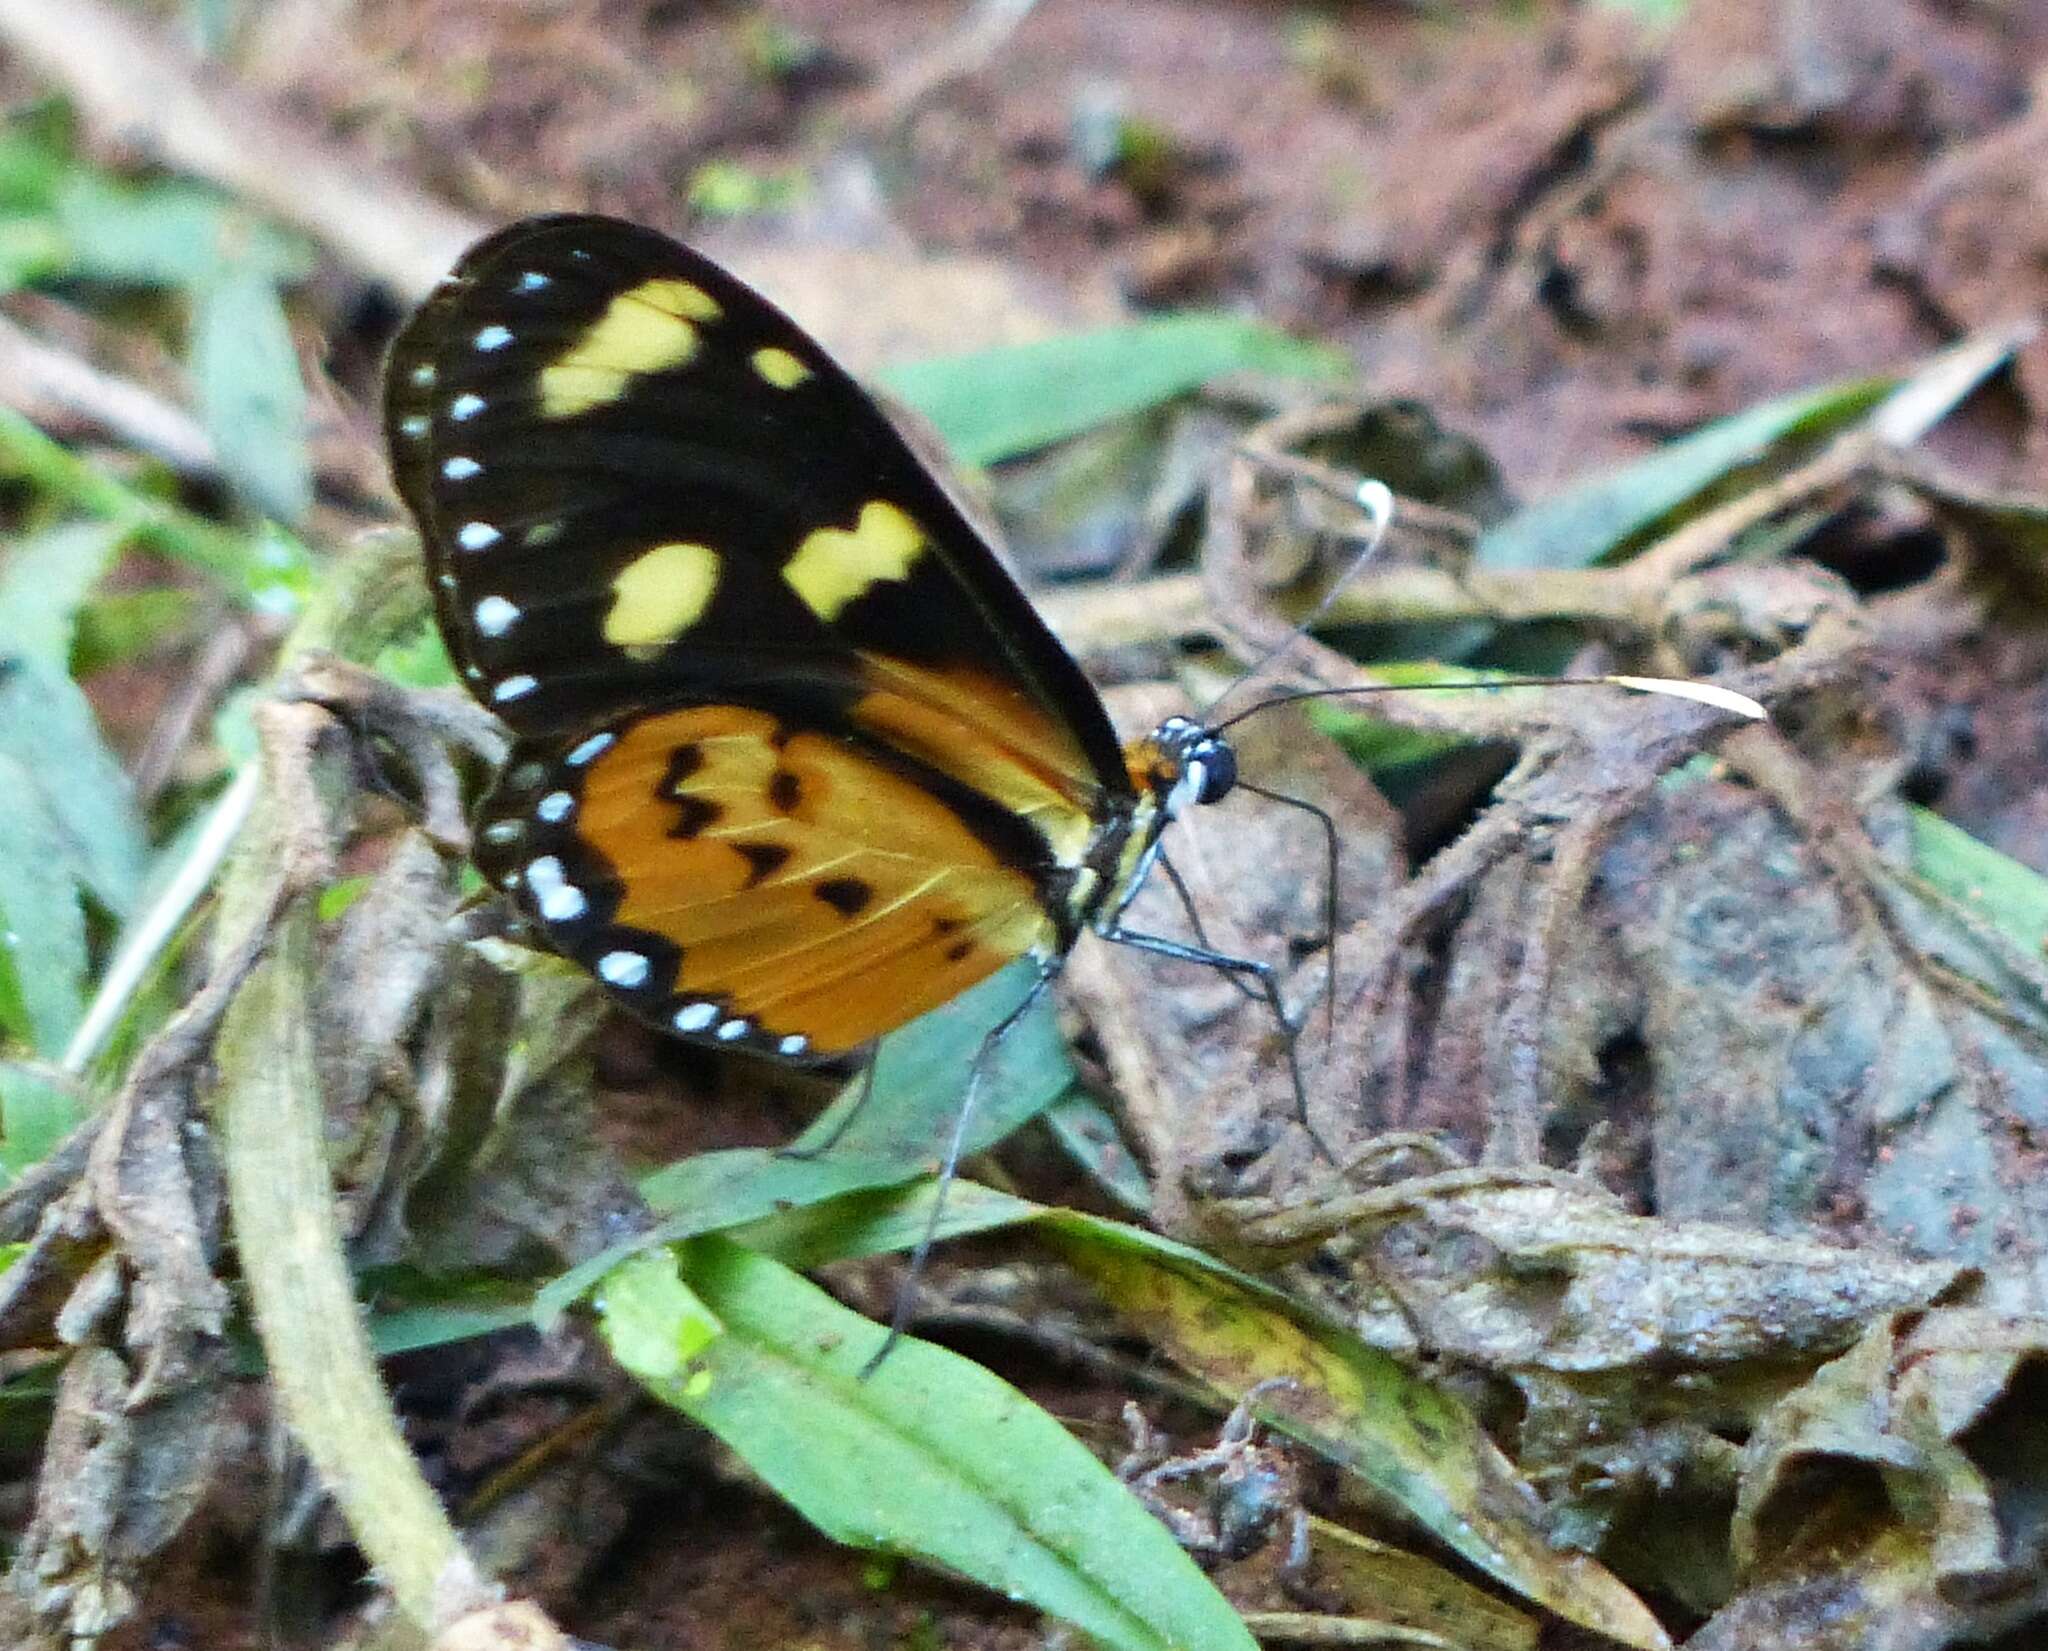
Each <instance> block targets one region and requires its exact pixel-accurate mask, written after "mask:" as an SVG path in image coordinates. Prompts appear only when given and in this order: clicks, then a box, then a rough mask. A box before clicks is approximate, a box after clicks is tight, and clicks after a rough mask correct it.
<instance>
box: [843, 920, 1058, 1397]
mask: <svg viewBox="0 0 2048 1651" xmlns="http://www.w3.org/2000/svg"><path fill="white" fill-rule="evenodd" d="M1060 963H1061V959H1060V958H1058V957H1048V958H1045V959H1044V960H1043V961H1041V962H1040V964H1039V966H1038V978H1037V979H1035V980H1033V981H1032V982H1031V985H1030V987H1029V989H1028V990H1027V991H1026V992H1025V993H1024V995H1023V996H1022V997H1021V998H1019V999H1018V1000H1017V1004H1016V1007H1015V1008H1013V1009H1011V1010H1010V1012H1009V1013H1008V1014H1006V1015H1004V1016H1003V1018H1002V1019H1001V1020H999V1021H997V1022H996V1023H995V1025H993V1026H991V1027H990V1028H989V1029H988V1031H987V1032H985V1033H984V1034H983V1035H982V1039H981V1046H980V1047H979V1048H978V1049H976V1050H975V1052H974V1060H973V1061H972V1062H971V1063H970V1064H969V1066H968V1068H967V1088H966V1091H965V1092H964V1093H963V1094H962V1095H961V1097H960V1110H959V1112H957V1113H956V1114H955V1115H954V1118H953V1132H952V1134H951V1135H950V1136H949V1137H948V1138H947V1140H946V1155H945V1157H944V1158H943V1159H941V1160H940V1163H939V1177H938V1186H937V1190H936V1191H935V1192H934V1194H933V1196H932V1212H931V1214H930V1215H929V1216H928V1217H927V1218H926V1220H925V1224H924V1232H923V1233H922V1234H921V1235H920V1236H919V1238H918V1241H917V1248H915V1249H914V1250H912V1251H911V1252H910V1270H909V1272H908V1273H907V1274H906V1275H905V1277H904V1280H903V1288H902V1289H901V1290H900V1291H898V1292H897V1295H896V1310H895V1311H894V1312H893V1313H891V1314H890V1315H889V1337H888V1339H887V1340H886V1341H884V1342H883V1343H882V1345H881V1348H880V1350H879V1351H877V1352H876V1354H875V1356H874V1357H873V1358H871V1359H869V1360H868V1362H867V1363H866V1364H865V1365H864V1366H862V1368H861V1373H860V1376H861V1380H862V1381H866V1380H867V1379H868V1377H870V1376H872V1375H873V1374H874V1373H875V1372H876V1371H877V1370H879V1369H880V1368H881V1366H882V1361H883V1360H884V1359H886V1358H887V1357H888V1356H889V1352H890V1349H892V1348H893V1347H894V1346H895V1345H896V1343H897V1341H898V1340H899V1339H900V1338H901V1337H902V1335H903V1328H904V1326H905V1325H907V1324H908V1323H909V1322H910V1310H911V1308H912V1307H914V1306H915V1305H916V1304H917V1284H918V1280H919V1279H920V1278H922V1277H923V1276H924V1268H925V1263H926V1261H927V1260H929V1259H930V1256H931V1253H932V1245H933V1244H934V1243H936V1242H937V1241H938V1236H939V1219H940V1217H941V1216H943V1215H944V1214H945V1211H946V1192H947V1189H948V1188H950V1187H951V1186H952V1185H953V1181H954V1179H955V1177H957V1176H958V1174H959V1173H960V1154H961V1152H962V1150H963V1149H964V1148H965V1147H966V1145H967V1130H968V1126H969V1124H970V1123H972V1121H973V1119H974V1107H975V1103H976V1102H977V1101H978V1100H979V1099H980V1098H981V1080H982V1077H983V1075H984V1074H985V1073H986V1072H987V1070H988V1063H989V1062H990V1061H991V1060H992V1059H994V1057H995V1052H996V1050H997V1049H998V1048H999V1047H1000V1046H1001V1044H1002V1041H1003V1039H1004V1038H1006V1037H1008V1036H1009V1035H1010V1033H1011V1032H1013V1031H1015V1030H1016V1028H1017V1027H1018V1026H1019V1025H1021V1024H1022V1023H1023V1020H1024V1017H1025V1016H1026V1015H1028V1014H1030V1013H1031V1010H1032V1008H1033V1007H1034V1006H1035V1005H1036V1004H1037V1002H1038V1000H1039V999H1040V998H1042V997H1044V996H1045V994H1046V991H1047V989H1048V988H1049V987H1050V986H1051V985H1052V983H1053V981H1054V980H1056V979H1057V978H1058V977H1059V972H1060Z"/></svg>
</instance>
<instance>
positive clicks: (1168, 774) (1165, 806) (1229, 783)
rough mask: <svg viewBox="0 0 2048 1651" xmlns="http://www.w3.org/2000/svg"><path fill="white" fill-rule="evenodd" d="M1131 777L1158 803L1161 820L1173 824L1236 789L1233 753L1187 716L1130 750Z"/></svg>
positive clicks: (1168, 722)
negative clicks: (1192, 809) (1196, 806)
mask: <svg viewBox="0 0 2048 1651" xmlns="http://www.w3.org/2000/svg"><path fill="white" fill-rule="evenodd" d="M1131 773H1132V777H1133V778H1134V779H1135V780H1136V781H1137V783H1138V785H1139V787H1140V789H1142V790H1143V791H1145V792H1146V793H1148V794H1149V795H1151V796H1153V797H1156V798H1158V799H1159V811H1160V814H1161V816H1162V817H1163V818H1164V819H1167V820H1172V819H1177V818H1178V817H1179V816H1180V815H1181V814H1183V813H1185V812H1186V811H1187V810H1188V808H1189V807H1191V806H1192V805H1193V804H1196V803H1214V802H1221V801H1222V800H1223V799H1224V798H1225V797H1227V796H1229V795H1230V792H1231V789H1232V788H1233V787H1234V786H1235V785H1236V784H1237V753H1236V752H1235V751H1233V750H1232V749H1231V748H1230V742H1229V741H1228V740H1227V739H1225V738H1224V737H1223V736H1222V735H1221V734H1219V733H1217V732H1216V731H1215V730H1214V729H1211V728H1205V727H1204V726H1203V725H1202V724H1201V723H1199V722H1196V721H1194V720H1192V719H1191V718H1188V717H1168V718H1167V719H1166V720H1165V721H1164V722H1162V723H1161V724H1160V725H1159V726H1158V727H1157V728H1155V729H1154V730H1153V731H1152V732H1151V734H1150V735H1149V736H1147V737H1146V738H1144V739H1141V740H1139V741H1137V742H1136V744H1135V745H1133V746H1132V748H1131Z"/></svg>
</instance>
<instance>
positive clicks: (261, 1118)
mask: <svg viewBox="0 0 2048 1651" xmlns="http://www.w3.org/2000/svg"><path fill="white" fill-rule="evenodd" d="M284 709H288V710H293V711H298V712H300V713H301V714H302V715H306V716H317V715H319V714H320V713H318V712H317V711H315V710H314V709H313V708H311V707H287V708H284ZM313 923H314V919H313V913H312V907H311V904H310V901H308V900H307V899H305V898H303V897H301V898H298V899H296V900H294V901H293V902H292V903H291V905H290V906H289V908H288V909H287V910H286V912H285V914H284V917H283V920H282V921H281V922H280V923H279V925H278V927H277V929H276V931H275V934H274V936H273V942H272V947H271V954H270V956H269V957H268V958H266V959H265V960H264V961H263V962H262V963H261V964H259V965H258V966H257V968H256V969H255V971H254V972H253V973H252V974H251V975H250V977H249V980H248V982H247V984H245V985H244V986H243V988H242V990H241V992H240V993H239V994H238V996H237V997H236V999H235V1003H234V1006H233V1007H232V1008H231V1009H230V1010H229V1011H228V1015H227V1019H226V1021H225V1023H224V1024H223V1025H222V1027H221V1034H220V1040H219V1044H218V1046H217V1059H218V1062H219V1066H220V1070H221V1082H220V1085H219V1087H218V1088H217V1089H216V1091H215V1096H214V1105H215V1116H216V1118H217V1120H218V1122H219V1126H220V1135H221V1147H222V1159H223V1163H224V1165H225V1167H226V1170H227V1179H228V1189H229V1205H230V1209H231V1212H232V1214H233V1218H234V1234H235V1250H236V1253H237V1255H238V1256H239V1257H240V1258H241V1264H242V1276H243V1278H244V1280H245V1282H246V1283H247V1285H248V1290H249V1301H250V1305H251V1307H252V1308H253V1309H254V1311H255V1316H256V1327H257V1330H258V1333H259V1334H260V1336H261V1338H262V1341H263V1349H264V1352H265V1354H266V1355H267V1356H268V1358H269V1361H270V1370H271V1377H272V1380H273V1381H274V1382H275V1383H276V1386H277V1393H278V1399H279V1402H280V1404H281V1406H282V1408H283V1411H284V1415H285V1419H286V1420H287V1421H288V1422H289V1423H290V1425H291V1429H292V1433H293V1435H294V1437H296V1438H297V1440H298V1441H299V1443H300V1445H301V1446H302V1447H303V1448H304V1449H305V1451H306V1454H307V1456H308V1457H309V1458H311V1460H312V1463H313V1466H314V1468H315V1469H316V1470H317V1471H318V1472H319V1474H320V1478H321V1482H322V1483H323V1484H324V1485H325V1486H326V1488H327V1489H328V1491H329V1492H330V1493H331V1494H332V1495H333V1497H334V1499H335V1501H336V1503H337V1504H338V1505H339V1506H340V1508H341V1511H342V1515H343V1517H344V1518H346V1519H347V1521H348V1525H349V1529H350V1530H351V1531H352V1532H353V1533H354V1534H355V1538H356V1541H357V1543H358V1544H359V1545H360V1546H361V1547H362V1550H363V1552H364V1554H365V1555H366V1556H367V1557H368V1558H369V1560H370V1562H371V1564H372V1566H373V1567H374V1568H375V1570H376V1572H377V1574H378V1576H379V1577H380V1578H381V1579H382V1581H383V1583H384V1585H385V1586H386V1587H387V1588H389V1589H390V1591H391V1595H392V1598H393V1599H394V1600H395V1601H396V1603H397V1605H398V1608H399V1609H400V1610H401V1611H402V1612H404V1613H405V1615H406V1617H407V1618H409V1619H410V1620H411V1621H412V1622H414V1623H416V1624H418V1625H419V1626H420V1627H421V1628H422V1629H424V1630H426V1631H428V1632H429V1633H433V1632H437V1631H438V1630H439V1629H440V1628H441V1627H443V1626H445V1625H446V1624H448V1623H449V1622H451V1621H453V1620H454V1619H455V1618H457V1617H459V1616H461V1615H463V1614H464V1613H466V1612H468V1611H473V1610H479V1609H481V1608H483V1607H484V1606H486V1605H489V1604H491V1603H493V1602H494V1601H495V1600H497V1599H498V1598H499V1597H500V1596H499V1590H498V1589H497V1587H496V1586H495V1584H493V1583H491V1582H490V1581H489V1579H487V1578H486V1577H485V1576H484V1575H483V1574H482V1573H481V1572H479V1571H478V1570H477V1568H476V1565H475V1563H474V1562H473V1561H472V1560H471V1559H470V1557H469V1555H468V1554H467V1553H466V1552H465V1551H464V1549H463V1546H462V1541H461V1538H460V1537H459V1536H457V1534H456V1532H455V1527H454V1526H453V1525H452V1524H451V1523H450V1522H449V1519H448V1516H447V1515H446V1513H444V1512H443V1511H442V1508H441V1504H440V1501H439V1500H438V1498H436V1496H435V1495H434V1492H433V1490H432V1489H431V1488H430V1487H429V1486H428V1484H427V1482H426V1480H425V1479H424V1478H423V1477H422V1476H421V1474H420V1470H419V1465H418V1464H417V1463H416V1462H415V1461H414V1460H413V1455H412V1452H411V1450H410V1449H409V1448H408V1447H407V1445H406V1442H405V1439H404V1437H403V1435H401V1434H400V1432H399V1430H398V1422H397V1418H396V1417H395V1416H394V1415H393V1413H392V1408H391V1399H390V1396H389V1394H388V1393H386V1391H385V1389H384V1384H383V1382H382V1380H381V1379H380V1378H379V1375H378V1372H377V1366H376V1361H375V1358H374V1356H373V1355H372V1353H371V1350H370V1343H369V1337H368V1336H367V1334H366V1333H365V1332H364V1329H363V1323H362V1319H361V1317H360V1315H359V1312H358V1310H357V1307H356V1299H355V1287H354V1282H353V1280H352V1279H351V1278H350V1276H349V1271H348V1264H347V1261H346V1259H345V1256H344V1251H343V1248H342V1238H341V1230H340V1227H339V1225H338V1223H337V1220H336V1216H335V1208H334V1186H333V1183H332V1181H331V1180H330V1179H329V1177H328V1172H327V1162H326V1159H325V1157H324V1156H323V1153H322V1140H323V1129H322V1116H321V1106H320V1082H319V1072H318V1069H317V1067H316V1065H315V1062H314V1055H313V1039H312V1026H311V1006H310V1003H309V1002H308V997H309V982H310V979H311V969H312V950H313V947H312V935H313Z"/></svg>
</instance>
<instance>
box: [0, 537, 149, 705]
mask: <svg viewBox="0 0 2048 1651" xmlns="http://www.w3.org/2000/svg"><path fill="white" fill-rule="evenodd" d="M120 548H121V534H120V532H119V531H118V530H117V529H115V528H112V527H109V526H108V525H106V524H105V523H102V522H72V523H66V524H65V525H63V526H60V527H54V528H47V529H45V530H44V531H43V532H41V533H35V534H31V535H29V536H28V537H26V538H22V539H17V540H15V541H14V543H13V545H12V546H11V547H10V549H9V550H8V552H7V560H6V565H5V568H4V569H0V647H4V648H5V649H6V650H7V652H8V653H9V654H10V655H19V654H27V655H30V656H31V657H33V658H35V659H38V660H40V661H41V662H42V663H44V664H46V665H53V666H55V667H56V668H57V669H58V670H60V671H61V670H63V669H64V668H65V666H66V664H67V663H68V662H69V660H70V658H71V642H72V637H73V635H74V633H75V631H76V629H77V625H78V614H79V610H80V608H82V607H83V606H84V605H85V599H86V593H87V592H88V591H90V590H91V589H92V587H93V586H94V585H95V584H97V583H98V582H99V578H100V575H101V574H103V573H105V572H106V571H107V568H108V566H109V565H110V564H111V563H112V561H113V559H114V553H115V552H116V551H118V550H119V549H120Z"/></svg>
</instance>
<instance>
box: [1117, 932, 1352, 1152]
mask: <svg viewBox="0 0 2048 1651" xmlns="http://www.w3.org/2000/svg"><path fill="white" fill-rule="evenodd" d="M1097 932H1098V933H1100V934H1101V936H1102V938H1103V939H1104V940H1108V941H1112V942H1114V943H1115V944H1116V945H1119V946H1130V947H1133V948H1134V949H1136V950H1138V951H1141V952H1150V953H1152V954H1153V955H1154V956H1156V957H1170V958H1173V959H1174V960H1175V961H1177V962H1181V963H1199V964H1201V965H1202V967H1203V968H1205V969H1221V970H1223V971H1224V972H1225V973H1226V974H1229V975H1231V976H1233V977H1234V978H1237V979H1249V980H1251V981H1252V982H1253V983H1254V984H1255V985H1256V986H1257V987H1258V990H1259V995H1260V996H1261V997H1263V998H1264V999H1265V1000H1266V1007H1267V1008H1268V1009H1270V1010H1271V1011H1272V1012H1273V1018H1274V1020H1276V1021H1278V1022H1279V1023H1280V1035H1281V1039H1282V1041H1283V1043H1284V1045H1285V1047H1286V1050H1287V1076H1288V1079H1289V1080H1290V1081H1291V1082H1292V1083H1293V1085H1294V1116H1295V1121H1296V1122H1298V1123H1299V1124H1300V1125H1301V1127H1302V1129H1303V1131H1304V1132H1305V1133H1306V1134H1307V1136H1308V1138H1309V1140H1310V1142H1311V1143H1312V1144H1313V1145H1314V1147H1315V1149H1316V1151H1317V1152H1318V1153H1320V1154H1321V1155H1322V1157H1323V1159H1324V1161H1325V1162H1326V1163H1331V1164H1334V1163H1336V1162H1337V1161H1338V1160H1337V1155H1336V1153H1334V1152H1332V1151H1331V1150H1330V1146H1329V1143H1328V1142H1326V1141H1325V1140H1324V1139H1323V1137H1322V1135H1321V1134H1320V1133H1319V1132H1318V1131H1317V1129H1316V1126H1315V1125H1314V1124H1313V1123H1312V1122H1310V1120H1309V1115H1308V1085H1307V1084H1306V1083H1305V1082H1303V1081H1302V1076H1301V1055H1300V1050H1299V1048H1298V1047H1297V1045H1298V1043H1299V1040H1300V1035H1301V1030H1300V1028H1299V1027H1297V1026H1296V1025H1295V1024H1294V1022H1293V1021H1291V1020H1289V1019H1288V1018H1287V1006H1286V1005H1285V1004H1284V1003H1282V1002H1281V1001H1280V980H1279V976H1278V975H1277V974H1276V973H1275V971H1274V968H1273V965H1272V964H1270V963H1263V962H1261V961H1260V960H1259V959H1257V958H1255V957H1232V956H1231V955H1230V953H1228V952H1218V951H1212V950H1211V949H1210V948H1208V947H1206V946H1190V945H1188V944H1187V942H1185V941H1182V940H1169V939H1168V938H1167V937H1166V936H1165V935H1160V934H1140V933H1139V932H1138V931H1137V930H1136V929H1127V928H1125V927H1124V926H1123V925H1122V924H1120V923H1119V924H1113V925H1111V926H1110V927H1109V928H1106V929H1102V930H1098V931H1097Z"/></svg>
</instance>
